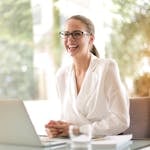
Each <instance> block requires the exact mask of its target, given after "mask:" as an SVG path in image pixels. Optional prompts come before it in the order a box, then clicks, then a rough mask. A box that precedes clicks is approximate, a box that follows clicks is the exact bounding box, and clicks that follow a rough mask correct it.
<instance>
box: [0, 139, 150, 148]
mask: <svg viewBox="0 0 150 150" xmlns="http://www.w3.org/2000/svg"><path fill="white" fill-rule="evenodd" d="M146 147H147V148H146ZM148 147H149V148H150V139H149V140H133V143H132V144H131V145H129V146H128V147H126V148H125V150H148ZM0 150H70V147H69V145H68V146H63V147H57V148H56V147H47V148H40V147H27V146H15V145H2V144H0ZM79 150H80V149H79ZM91 150H100V149H91ZM114 150H115V149H114Z"/></svg>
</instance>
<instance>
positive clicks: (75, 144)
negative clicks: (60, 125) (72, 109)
mask: <svg viewBox="0 0 150 150" xmlns="http://www.w3.org/2000/svg"><path fill="white" fill-rule="evenodd" d="M69 136H70V139H71V144H70V146H71V149H72V150H91V139H92V126H91V125H90V124H87V125H83V126H81V127H79V126H76V125H71V126H70V127H69Z"/></svg>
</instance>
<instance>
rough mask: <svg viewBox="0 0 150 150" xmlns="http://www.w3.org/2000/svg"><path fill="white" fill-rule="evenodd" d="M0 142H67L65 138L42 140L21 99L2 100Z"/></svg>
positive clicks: (56, 143)
mask: <svg viewBox="0 0 150 150" xmlns="http://www.w3.org/2000/svg"><path fill="white" fill-rule="evenodd" d="M37 117H38V116H37ZM42 139H43V138H42ZM47 139H48V138H47ZM0 143H2V144H15V145H27V146H60V145H65V144H66V142H64V140H53V139H52V140H50V139H49V140H45V138H44V140H41V138H40V137H39V135H37V133H36V130H35V128H34V126H33V124H32V121H31V119H30V117H29V114H28V112H27V110H26V108H25V106H24V103H23V101H21V100H0Z"/></svg>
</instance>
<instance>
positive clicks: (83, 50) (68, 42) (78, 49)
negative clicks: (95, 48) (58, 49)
mask: <svg viewBox="0 0 150 150" xmlns="http://www.w3.org/2000/svg"><path fill="white" fill-rule="evenodd" d="M64 31H65V33H68V34H69V33H73V32H75V31H77V32H75V33H77V34H78V31H79V32H80V31H81V32H80V33H82V34H81V36H80V37H79V38H74V37H73V36H72V34H69V36H68V37H67V38H65V39H63V40H64V46H65V48H66V50H67V52H68V53H69V54H70V55H71V56H73V57H78V56H82V55H86V54H88V53H89V51H90V49H91V47H92V45H93V41H94V36H93V34H90V33H89V32H88V31H87V28H86V25H85V24H84V23H82V22H81V21H80V20H77V19H69V20H67V22H66V24H65V30H64ZM84 32H85V33H84Z"/></svg>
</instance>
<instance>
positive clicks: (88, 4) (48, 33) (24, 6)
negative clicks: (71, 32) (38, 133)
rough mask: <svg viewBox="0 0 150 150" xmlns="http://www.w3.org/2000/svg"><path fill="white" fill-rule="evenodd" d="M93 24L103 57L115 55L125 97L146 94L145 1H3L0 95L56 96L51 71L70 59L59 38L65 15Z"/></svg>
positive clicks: (149, 72)
mask: <svg viewBox="0 0 150 150" xmlns="http://www.w3.org/2000/svg"><path fill="white" fill-rule="evenodd" d="M75 14H82V15H85V16H87V17H89V18H90V19H91V20H92V21H93V23H94V24H95V29H96V35H95V36H96V40H95V45H96V47H97V49H98V50H99V53H100V57H101V58H106V57H107V58H108V57H111V58H114V59H115V60H116V61H117V63H118V65H119V69H120V74H121V79H122V81H123V83H124V85H125V87H126V89H127V92H128V95H129V97H146V96H150V3H149V0H126V1H122V0H101V1H100V0H7V1H6V0H1V1H0V99H2V98H3V99H4V98H5V99H21V100H50V101H53V100H54V99H55V98H56V91H55V87H54V86H55V73H56V71H57V69H58V68H59V67H60V66H61V65H65V64H66V63H68V62H69V59H68V58H67V56H66V53H65V50H64V47H63V46H62V42H61V40H60V38H59V36H58V32H59V31H61V29H62V26H63V24H64V21H65V19H66V18H68V17H69V16H71V15H75Z"/></svg>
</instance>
